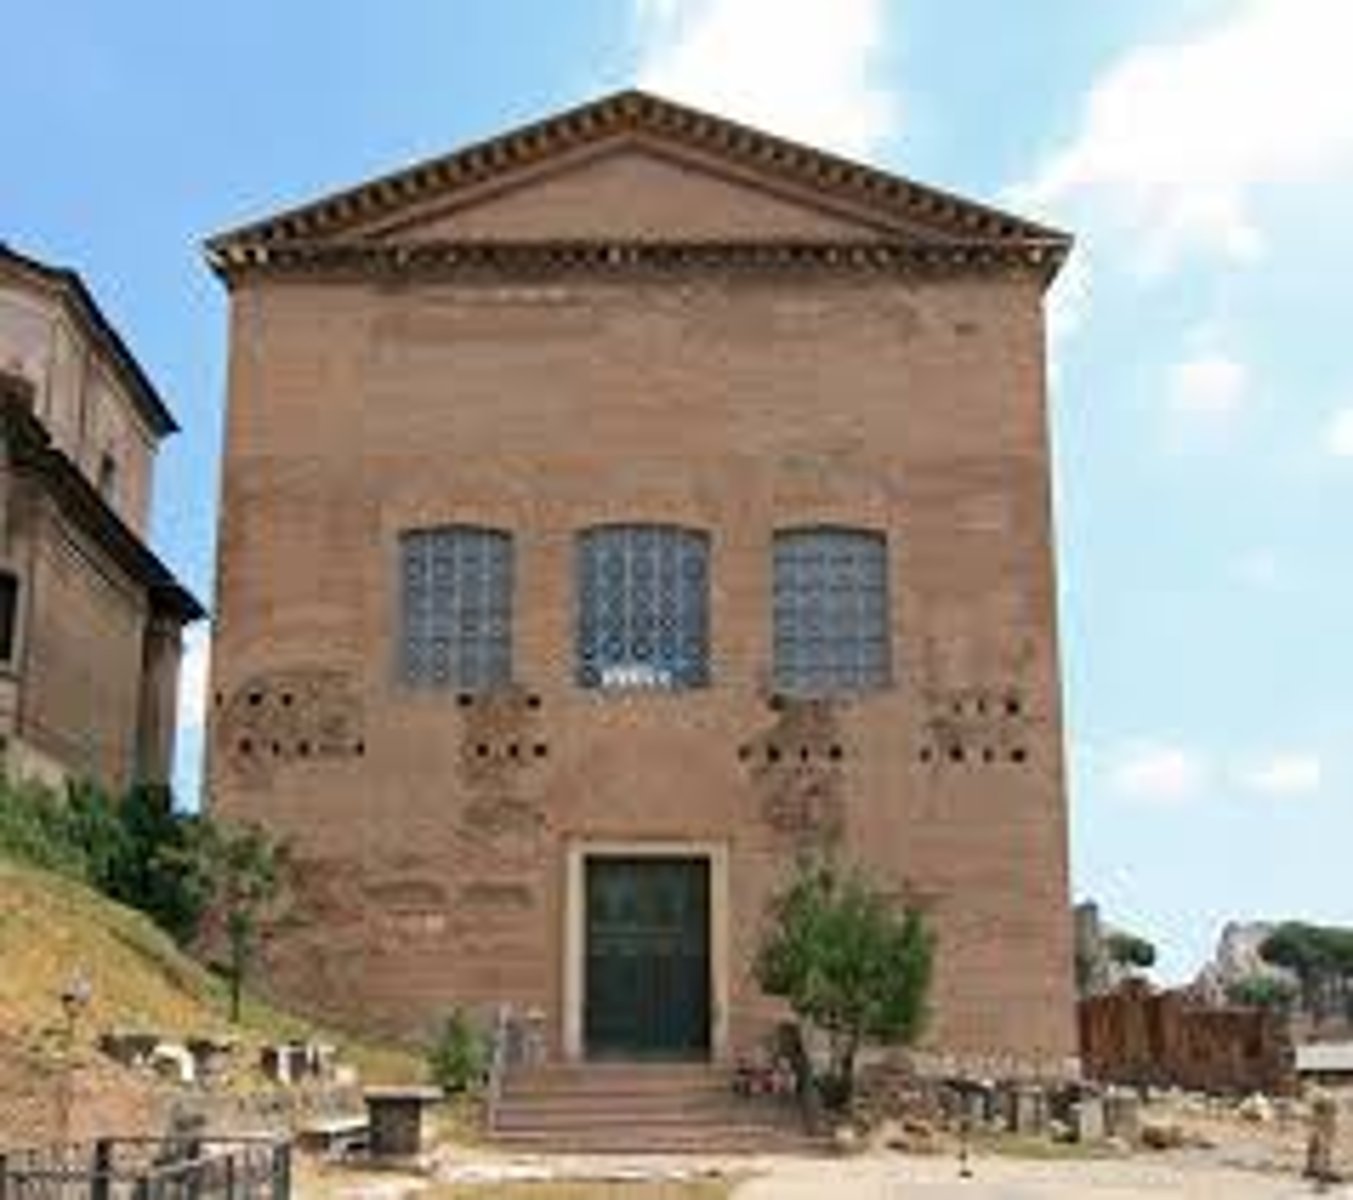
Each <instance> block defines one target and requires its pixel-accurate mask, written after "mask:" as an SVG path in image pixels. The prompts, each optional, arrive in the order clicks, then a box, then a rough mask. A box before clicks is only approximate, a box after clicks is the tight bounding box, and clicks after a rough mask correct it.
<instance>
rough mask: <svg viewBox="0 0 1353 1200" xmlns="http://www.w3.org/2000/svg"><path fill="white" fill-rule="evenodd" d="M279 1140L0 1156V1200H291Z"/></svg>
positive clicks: (129, 1143) (140, 1144)
mask: <svg viewBox="0 0 1353 1200" xmlns="http://www.w3.org/2000/svg"><path fill="white" fill-rule="evenodd" d="M290 1196H291V1143H290V1141H287V1140H284V1139H278V1138H267V1137H260V1138H202V1137H192V1136H188V1137H182V1138H176V1137H171V1138H101V1139H99V1140H98V1141H96V1142H88V1143H72V1144H70V1145H65V1146H53V1147H45V1148H42V1149H36V1150H11V1151H8V1152H6V1151H0V1200H290Z"/></svg>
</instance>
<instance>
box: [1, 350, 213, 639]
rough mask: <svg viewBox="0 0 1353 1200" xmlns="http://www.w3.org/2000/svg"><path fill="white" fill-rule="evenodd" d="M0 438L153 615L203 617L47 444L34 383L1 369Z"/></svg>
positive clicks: (15, 464)
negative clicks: (133, 585)
mask: <svg viewBox="0 0 1353 1200" xmlns="http://www.w3.org/2000/svg"><path fill="white" fill-rule="evenodd" d="M0 436H3V439H4V443H5V447H6V453H7V456H8V461H9V464H10V465H11V467H12V468H13V469H14V470H15V471H17V472H20V473H30V474H32V475H33V476H35V477H36V478H37V479H39V480H40V481H41V482H42V484H43V486H44V487H45V488H46V490H47V492H48V494H49V495H51V496H52V497H53V499H54V500H55V501H56V503H57V504H58V505H60V507H61V509H62V511H63V512H65V513H67V514H68V515H69V516H70V518H71V519H72V520H73V521H74V522H75V523H76V524H77V525H78V526H79V527H80V528H81V529H83V530H85V531H86V532H87V533H88V534H89V536H90V537H92V538H93V539H94V540H95V541H96V542H97V544H98V545H99V546H101V547H102V548H103V550H104V551H105V552H106V553H107V554H108V555H109V557H110V558H112V560H113V561H114V562H116V563H117V564H118V566H120V567H121V568H122V569H123V570H124V571H126V572H127V574H128V575H129V576H130V577H131V578H132V579H133V580H135V581H136V582H137V584H139V585H140V586H142V587H144V588H145V589H146V592H147V594H148V596H149V597H150V604H151V610H152V613H153V615H154V616H157V617H161V616H167V617H170V618H173V619H175V620H177V621H179V622H180V623H183V624H186V623H188V622H191V621H196V620H199V619H201V618H202V617H204V616H206V610H205V609H204V608H203V607H202V605H201V604H200V603H199V602H198V600H197V598H196V597H195V596H194V595H193V594H192V593H191V592H190V591H189V590H188V589H187V588H186V587H184V586H183V584H181V583H180V582H179V581H178V579H176V578H175V576H174V573H173V572H172V571H171V570H170V569H169V568H168V567H167V566H165V564H164V563H163V562H161V561H160V559H159V558H158V557H157V556H156V555H155V553H154V552H153V551H152V550H151V549H150V547H148V546H147V545H146V544H145V543H144V542H143V541H142V540H141V539H140V538H139V537H138V536H137V535H136V533H135V532H134V531H133V530H132V529H131V527H130V526H129V525H127V524H126V523H125V522H124V521H123V520H122V518H121V517H119V516H118V515H117V513H116V512H115V511H114V510H113V509H112V508H111V507H110V506H109V505H108V503H107V502H106V501H105V500H104V499H103V497H102V496H100V495H99V493H98V491H97V490H96V489H95V488H94V486H93V485H92V484H91V483H90V482H89V480H88V479H86V478H85V476H84V473H83V472H82V471H81V470H80V469H79V467H77V466H76V465H75V463H74V462H72V461H71V459H70V458H69V457H68V456H67V455H66V454H64V453H63V452H62V451H61V450H60V449H58V448H57V446H56V445H55V444H54V443H53V442H52V438H51V435H50V434H49V433H48V432H47V429H46V427H45V426H44V425H43V424H42V422H41V421H40V420H39V419H38V417H37V415H36V414H35V413H34V411H33V385H32V384H31V383H29V381H28V380H26V379H23V378H21V377H19V376H17V375H12V374H10V373H8V372H5V371H0Z"/></svg>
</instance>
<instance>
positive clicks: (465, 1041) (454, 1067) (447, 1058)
mask: <svg viewBox="0 0 1353 1200" xmlns="http://www.w3.org/2000/svg"><path fill="white" fill-rule="evenodd" d="M487 1069H488V1046H487V1044H486V1042H485V1039H484V1035H483V1034H481V1033H480V1032H479V1031H478V1030H477V1029H476V1028H475V1027H474V1024H473V1022H471V1020H470V1018H469V1017H468V1016H467V1015H466V1014H465V1011H464V1010H463V1009H461V1008H454V1009H452V1010H451V1012H450V1013H448V1014H447V1016H446V1019H445V1020H444V1021H443V1022H442V1026H441V1029H440V1030H439V1031H438V1033H437V1038H436V1040H435V1041H434V1042H433V1044H432V1047H431V1048H430V1049H429V1051H428V1074H429V1076H430V1077H431V1079H432V1082H433V1083H434V1084H435V1085H436V1086H437V1087H440V1088H441V1089H442V1090H443V1091H444V1092H447V1093H448V1094H450V1093H454V1092H466V1091H470V1090H472V1089H473V1088H476V1087H478V1086H479V1085H480V1084H481V1083H482V1082H483V1081H484V1073H485V1071H486V1070H487Z"/></svg>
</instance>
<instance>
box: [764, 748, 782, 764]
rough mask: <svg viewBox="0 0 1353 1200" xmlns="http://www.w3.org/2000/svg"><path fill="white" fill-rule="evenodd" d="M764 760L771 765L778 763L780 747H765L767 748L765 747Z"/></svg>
mask: <svg viewBox="0 0 1353 1200" xmlns="http://www.w3.org/2000/svg"><path fill="white" fill-rule="evenodd" d="M766 760H767V761H768V762H773V763H774V762H779V761H780V747H779V746H767V747H766Z"/></svg>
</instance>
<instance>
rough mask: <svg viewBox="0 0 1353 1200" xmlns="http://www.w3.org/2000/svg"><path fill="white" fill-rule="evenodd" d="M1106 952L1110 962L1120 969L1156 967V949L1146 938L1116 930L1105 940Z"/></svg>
mask: <svg viewBox="0 0 1353 1200" xmlns="http://www.w3.org/2000/svg"><path fill="white" fill-rule="evenodd" d="M1104 952H1105V953H1106V954H1107V955H1108V956H1109V961H1110V962H1112V963H1115V964H1116V965H1118V966H1120V967H1135V968H1137V969H1139V970H1143V971H1145V970H1148V969H1149V968H1151V967H1153V966H1155V965H1156V948H1155V946H1153V945H1152V944H1151V943H1150V942H1148V941H1147V940H1146V939H1145V938H1144V937H1138V936H1137V935H1136V934H1135V933H1126V932H1124V931H1123V930H1121V929H1115V930H1114V931H1113V932H1112V933H1110V934H1108V935H1107V936H1106V937H1105V939H1104Z"/></svg>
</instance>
